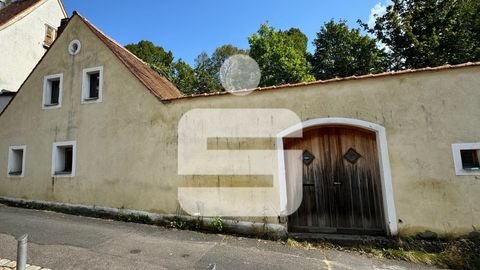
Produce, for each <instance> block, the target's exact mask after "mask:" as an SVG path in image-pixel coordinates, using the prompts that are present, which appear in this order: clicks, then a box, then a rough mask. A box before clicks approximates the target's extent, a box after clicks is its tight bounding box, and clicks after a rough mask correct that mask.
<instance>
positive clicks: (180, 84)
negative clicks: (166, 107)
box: [172, 59, 197, 95]
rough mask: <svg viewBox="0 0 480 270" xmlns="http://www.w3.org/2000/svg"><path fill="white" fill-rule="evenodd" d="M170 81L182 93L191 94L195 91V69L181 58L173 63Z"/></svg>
mask: <svg viewBox="0 0 480 270" xmlns="http://www.w3.org/2000/svg"><path fill="white" fill-rule="evenodd" d="M172 82H173V83H174V84H175V85H176V86H177V88H178V89H180V91H182V92H183V93H184V94H187V95H191V94H195V93H196V91H197V79H196V76H195V70H194V69H193V68H192V67H191V66H190V65H189V64H188V63H186V62H184V61H183V60H182V59H179V60H178V61H176V62H175V63H174V64H173V74H172Z"/></svg>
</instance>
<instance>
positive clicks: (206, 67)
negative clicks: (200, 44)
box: [194, 52, 222, 93]
mask: <svg viewBox="0 0 480 270" xmlns="http://www.w3.org/2000/svg"><path fill="white" fill-rule="evenodd" d="M194 70H195V80H196V83H195V91H196V92H197V93H208V92H212V91H218V90H221V89H222V87H221V85H220V83H219V82H218V80H217V79H216V78H215V75H214V74H212V73H213V72H212V70H211V59H210V57H209V56H208V54H207V53H206V52H203V53H201V54H199V55H198V56H197V58H196V59H195V69H194Z"/></svg>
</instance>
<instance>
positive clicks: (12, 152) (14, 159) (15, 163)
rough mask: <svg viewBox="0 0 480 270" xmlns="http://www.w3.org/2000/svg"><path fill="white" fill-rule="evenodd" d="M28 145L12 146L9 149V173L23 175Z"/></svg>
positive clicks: (10, 174)
mask: <svg viewBox="0 0 480 270" xmlns="http://www.w3.org/2000/svg"><path fill="white" fill-rule="evenodd" d="M25 151H26V146H24V145H23V146H10V148H9V149H8V175H9V176H17V177H23V174H24V171H25Z"/></svg>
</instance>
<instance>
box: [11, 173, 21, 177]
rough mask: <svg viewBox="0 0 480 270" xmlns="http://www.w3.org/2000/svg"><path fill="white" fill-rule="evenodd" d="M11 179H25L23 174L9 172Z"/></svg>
mask: <svg viewBox="0 0 480 270" xmlns="http://www.w3.org/2000/svg"><path fill="white" fill-rule="evenodd" d="M8 176H9V177H23V172H9V173H8Z"/></svg>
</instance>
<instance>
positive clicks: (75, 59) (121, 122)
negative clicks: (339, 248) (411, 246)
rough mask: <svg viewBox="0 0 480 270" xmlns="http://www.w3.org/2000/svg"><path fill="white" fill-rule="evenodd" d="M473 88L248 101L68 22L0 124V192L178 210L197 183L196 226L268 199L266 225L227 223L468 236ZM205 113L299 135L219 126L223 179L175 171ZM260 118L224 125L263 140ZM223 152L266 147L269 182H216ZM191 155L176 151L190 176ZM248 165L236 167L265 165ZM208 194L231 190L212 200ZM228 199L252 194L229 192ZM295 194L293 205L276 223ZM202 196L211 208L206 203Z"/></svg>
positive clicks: (478, 184) (459, 73) (264, 95)
mask: <svg viewBox="0 0 480 270" xmlns="http://www.w3.org/2000/svg"><path fill="white" fill-rule="evenodd" d="M479 85H480V63H465V64H462V65H455V66H450V65H447V66H442V67H437V68H424V69H418V70H405V71H400V72H389V73H382V74H375V75H371V74H370V75H364V76H358V77H355V76H353V77H348V78H336V79H332V80H326V81H316V82H311V83H299V84H293V85H282V86H274V87H265V88H258V89H256V91H254V92H252V93H251V94H249V95H246V96H234V95H230V94H228V93H225V92H220V93H212V94H205V95H194V96H183V95H182V94H181V93H180V92H179V91H178V90H177V89H176V88H175V86H174V85H172V84H171V83H170V82H169V81H167V80H166V79H165V78H163V77H161V76H160V75H158V74H157V73H156V72H154V71H152V70H151V69H150V68H149V67H148V65H146V64H145V63H143V62H142V61H141V60H139V59H138V58H136V57H135V56H134V55H133V54H131V53H130V52H128V51H127V50H126V49H124V48H123V47H122V46H120V45H119V44H117V43H115V42H114V41H113V40H111V39H110V38H108V37H107V36H106V35H104V34H103V33H102V32H101V31H100V30H98V29H97V28H95V27H94V26H93V25H92V24H91V23H90V22H88V21H87V20H86V19H85V18H83V17H81V16H80V15H78V14H77V13H74V15H73V16H72V17H71V18H70V20H69V22H68V24H67V25H66V27H65V29H64V30H63V31H62V33H61V34H60V35H59V37H58V38H57V40H56V41H55V43H54V44H53V45H52V46H51V48H50V49H49V50H48V52H47V53H46V54H45V56H44V57H43V58H42V59H41V61H40V62H39V63H38V64H37V66H36V67H35V69H34V70H33V71H32V72H31V74H30V75H29V76H28V78H27V79H26V81H25V82H24V83H23V85H22V87H21V88H20V90H19V92H18V94H17V95H16V96H15V97H14V98H13V99H12V101H11V102H10V103H9V105H8V106H7V108H6V109H5V110H4V111H3V113H1V114H0V126H1V127H2V128H1V129H0V196H1V198H3V199H7V200H8V199H12V198H20V199H28V200H35V201H51V202H60V203H72V204H81V205H87V206H105V207H112V208H125V209H136V210H142V211H147V212H153V213H158V214H162V215H176V214H178V213H183V212H182V209H181V208H184V206H187V205H185V204H182V206H180V204H181V200H180V198H179V192H178V191H179V190H180V189H181V188H195V189H194V191H193V192H191V193H188V192H189V191H188V190H187V191H186V194H189V196H187V198H190V199H192V201H191V202H193V203H196V202H198V203H199V206H198V209H199V210H198V213H191V214H192V215H193V214H195V215H200V216H203V215H205V214H204V212H202V209H204V208H202V207H203V206H202V205H200V204H201V203H206V204H209V203H212V202H213V204H217V205H218V206H222V205H225V204H229V205H232V209H236V207H238V208H239V209H240V207H242V206H248V207H252V209H253V208H255V207H257V206H258V205H260V204H261V203H262V199H264V197H268V196H270V197H273V198H274V200H276V201H277V202H278V209H277V208H276V207H277V206H276V205H275V206H273V205H272V208H273V209H277V210H278V213H276V214H275V213H274V211H270V209H267V208H268V205H263V206H262V207H264V208H265V209H264V210H265V213H266V214H265V216H263V217H260V216H257V217H238V216H240V215H237V217H236V215H231V217H226V219H237V220H241V221H245V222H252V224H253V222H255V223H268V224H275V226H276V227H275V228H281V230H283V231H284V232H288V233H295V232H330V233H353V234H383V235H402V236H406V235H414V234H417V233H419V232H424V231H427V230H428V231H432V232H435V233H438V234H439V235H440V236H450V235H452V236H457V235H463V234H467V233H469V232H472V231H475V230H478V229H479V228H480V196H478V194H480V164H479V154H480V152H479V151H480V137H479V135H480V133H479V128H480V124H479V122H478V121H477V120H476V118H475V117H476V116H478V115H480V106H478V105H479V104H480V91H479ZM202 109H211V110H213V111H214V112H216V111H215V109H232V112H233V109H250V110H257V109H262V110H263V109H282V110H288V111H290V112H293V113H294V114H296V115H297V116H298V118H299V119H300V122H301V124H300V125H298V124H295V125H293V124H292V126H289V127H287V128H285V129H284V130H282V131H281V132H279V133H278V134H277V135H276V136H275V138H273V139H272V140H261V139H259V138H240V139H239V140H236V138H225V137H226V136H222V134H221V131H222V130H217V131H216V132H217V133H216V134H217V135H215V133H213V135H211V136H210V137H208V136H207V137H208V138H206V139H205V141H204V142H202V144H201V145H200V146H201V147H200V148H201V150H202V149H203V150H206V149H213V150H215V149H217V150H220V151H216V152H215V151H214V154H213V155H212V156H211V160H209V161H210V167H209V168H211V167H212V164H213V167H214V166H215V165H217V164H218V166H219V168H218V172H219V173H216V174H215V173H212V171H206V170H202V168H198V167H197V168H194V169H196V170H198V171H197V172H196V173H195V171H193V172H192V173H189V172H188V169H187V172H180V171H179V168H183V165H185V164H184V163H183V162H184V160H181V159H180V156H181V155H183V154H185V153H184V152H185V149H184V146H182V147H180V144H179V141H180V138H179V128H182V127H185V126H186V127H188V125H189V124H192V125H193V124H195V121H191V122H189V120H188V119H187V122H184V120H185V118H184V116H185V115H189V113H191V112H192V110H193V112H194V115H198V114H200V113H202V111H205V110H202ZM246 112H247V113H248V110H246ZM217 116H218V117H223V116H222V115H220V114H218V115H217ZM235 117H236V116H235V115H233V116H230V119H232V121H233V120H235V119H234V118H235ZM215 118H216V116H212V118H211V122H214V120H215ZM238 118H240V117H238ZM262 121H264V119H259V118H256V116H255V114H252V115H251V118H250V119H249V121H248V123H243V124H242V123H240V124H233V125H231V126H230V128H231V129H238V130H244V129H247V127H249V126H254V127H258V128H259V129H261V128H262V126H261V125H262V124H263V123H264V122H262ZM272 121H273V120H272ZM197 124H198V123H197ZM208 124H209V123H205V126H202V123H200V126H195V129H192V130H191V132H192V133H199V132H200V133H201V132H204V127H206V125H208ZM227 124H228V123H227ZM192 127H193V126H192ZM205 130H206V129H205ZM299 131H302V135H301V136H300V137H293V136H292V134H297V133H298V132H299ZM187 135H188V134H187ZM243 139H245V141H241V140H243ZM249 139H254V140H253V141H249ZM222 149H234V150H239V151H243V150H244V149H246V150H252V149H270V150H272V151H274V153H276V155H277V156H278V160H277V163H276V165H275V166H274V167H275V168H277V169H278V179H275V178H274V179H273V182H272V178H269V176H270V175H266V176H265V175H261V173H256V175H253V176H249V175H248V174H246V175H245V176H241V177H237V176H232V175H226V174H225V173H223V171H222V170H223V169H222V168H220V167H221V166H220V163H217V162H218V157H220V158H224V159H228V158H229V157H228V156H227V157H225V156H223V154H222V152H221V150H222ZM289 150H295V151H293V153H296V155H286V154H285V153H286V152H287V151H289ZM239 156H240V155H239ZM195 157H196V153H194V152H192V154H191V156H188V151H187V157H186V160H187V162H186V163H187V165H189V164H188V163H189V162H188V161H189V160H190V158H195ZM183 158H185V156H184V157H183ZM204 161H205V160H203V162H204ZM207 165H208V164H207ZM244 165H245V164H233V165H232V168H233V167H234V169H236V168H240V167H241V168H251V169H252V172H253V170H259V171H261V169H262V168H258V166H256V165H257V164H255V162H253V163H251V164H246V165H245V166H244ZM295 168H297V169H298V170H299V171H297V172H295ZM189 174H191V175H189ZM264 174H265V173H264ZM259 175H260V176H262V177H263V178H262V177H260V178H261V179H259V178H258V177H257V176H259ZM218 187H221V188H224V191H226V192H227V193H226V194H227V195H225V193H223V194H221V192H219V191H218V190H215V189H214V190H211V189H210V188H218ZM249 187H252V188H250V189H245V188H249ZM235 188H238V190H239V191H240V193H241V191H242V190H243V191H245V192H246V193H247V196H248V194H251V197H249V198H248V199H245V197H242V198H240V197H238V196H237V194H239V193H235V192H232V193H228V192H229V190H231V189H235ZM267 188H269V189H267ZM262 194H263V195H264V196H263V195H262ZM296 194H301V195H302V197H303V199H302V201H301V205H300V207H299V208H298V209H296V210H295V212H294V213H286V212H284V211H283V210H284V209H286V208H288V206H289V205H291V204H293V203H294V202H292V201H293V200H292V198H298V197H295V196H296ZM204 196H209V198H210V199H211V200H207V201H203V202H201V201H200V198H202V197H204ZM197 199H198V200H197ZM187 204H188V202H187ZM209 206H211V205H209ZM218 211H219V213H223V212H222V210H220V208H219V210H218ZM210 216H211V215H210ZM242 224H243V223H242ZM265 228H267V227H265Z"/></svg>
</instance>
